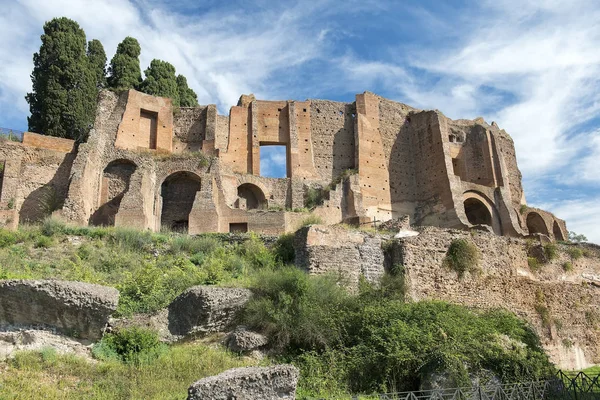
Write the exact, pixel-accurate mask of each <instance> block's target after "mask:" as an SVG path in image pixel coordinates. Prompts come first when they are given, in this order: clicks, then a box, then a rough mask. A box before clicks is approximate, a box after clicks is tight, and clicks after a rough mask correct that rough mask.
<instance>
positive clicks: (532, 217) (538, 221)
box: [527, 212, 548, 235]
mask: <svg viewBox="0 0 600 400" xmlns="http://www.w3.org/2000/svg"><path fill="white" fill-rule="evenodd" d="M527 229H528V230H529V234H530V235H533V234H535V233H541V234H543V235H548V229H547V228H546V223H545V222H544V219H543V218H542V217H541V215H540V214H538V213H536V212H530V213H529V214H527Z"/></svg>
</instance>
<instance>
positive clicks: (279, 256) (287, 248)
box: [273, 233, 296, 264]
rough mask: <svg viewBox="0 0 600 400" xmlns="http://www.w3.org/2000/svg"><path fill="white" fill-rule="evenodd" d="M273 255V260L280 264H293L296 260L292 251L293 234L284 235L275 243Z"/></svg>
mask: <svg viewBox="0 0 600 400" xmlns="http://www.w3.org/2000/svg"><path fill="white" fill-rule="evenodd" d="M273 252H274V253H275V259H276V260H277V262H279V263H281V264H293V263H294V260H295V259H296V252H295V250H294V234H293V233H285V234H283V235H281V236H279V238H277V242H275V246H274V248H273Z"/></svg>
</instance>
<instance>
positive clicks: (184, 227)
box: [160, 171, 201, 232]
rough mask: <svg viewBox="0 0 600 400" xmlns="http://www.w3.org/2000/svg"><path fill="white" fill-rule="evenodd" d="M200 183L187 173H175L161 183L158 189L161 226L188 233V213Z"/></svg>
mask: <svg viewBox="0 0 600 400" xmlns="http://www.w3.org/2000/svg"><path fill="white" fill-rule="evenodd" d="M200 183H201V182H200V177H199V176H198V175H196V174H194V173H193V172H188V171H180V172H175V173H174V174H171V175H169V176H168V177H167V178H166V179H165V180H164V181H163V183H162V185H161V187H160V195H161V197H162V210H161V218H160V224H161V226H165V227H167V228H169V229H171V230H174V231H180V232H187V231H188V227H189V220H190V212H191V211H192V207H193V205H194V200H195V198H196V193H197V192H198V191H199V190H200Z"/></svg>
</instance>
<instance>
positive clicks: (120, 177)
mask: <svg viewBox="0 0 600 400" xmlns="http://www.w3.org/2000/svg"><path fill="white" fill-rule="evenodd" d="M136 168H137V166H136V165H135V163H133V161H130V160H115V161H111V162H110V163H109V164H108V165H107V166H106V168H104V171H103V172H102V182H101V184H100V201H99V204H100V207H98V209H97V210H96V212H94V214H92V216H91V218H90V223H91V224H92V225H103V226H113V225H114V224H115V216H116V215H117V213H118V212H119V208H120V207H121V200H123V196H125V193H127V191H128V190H129V183H130V181H131V175H133V173H134V172H135V170H136Z"/></svg>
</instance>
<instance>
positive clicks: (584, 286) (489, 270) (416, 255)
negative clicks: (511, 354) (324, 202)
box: [294, 225, 600, 369]
mask: <svg viewBox="0 0 600 400" xmlns="http://www.w3.org/2000/svg"><path fill="white" fill-rule="evenodd" d="M459 238H462V239H467V240H469V241H471V242H472V243H474V244H475V245H476V246H477V248H478V249H479V251H480V253H481V260H480V262H479V265H478V268H479V273H478V274H469V273H467V274H465V275H464V276H463V277H459V276H458V274H457V273H456V272H454V271H452V270H450V269H448V268H446V267H444V265H443V262H444V258H445V257H446V253H447V251H448V248H449V246H450V244H451V243H452V241H453V240H454V239H459ZM384 242H386V244H385V246H384V247H386V249H388V250H387V251H386V252H384V251H383V250H382V249H381V247H382V243H384ZM531 244H532V242H528V241H526V240H523V239H516V238H510V237H501V236H497V235H494V234H490V233H485V232H475V231H473V233H470V232H465V231H460V230H450V229H440V228H432V227H429V228H423V229H420V234H419V235H418V236H416V237H410V238H403V239H393V240H391V241H389V238H386V237H381V236H376V235H375V236H374V235H372V234H368V233H365V232H359V231H353V230H347V229H344V228H342V227H331V226H319V225H313V226H311V227H307V228H303V229H301V230H299V231H298V232H297V233H296V236H295V242H294V248H295V250H296V264H297V265H298V266H299V267H301V268H304V269H306V270H308V272H309V273H312V274H324V273H333V274H336V275H339V276H340V281H342V282H344V283H345V284H347V285H350V288H351V290H355V289H356V287H357V286H356V285H357V284H358V279H359V277H360V276H361V275H363V276H365V277H366V278H367V279H368V280H370V281H372V282H377V281H378V280H379V278H380V277H381V275H382V274H383V273H384V270H386V269H388V268H390V267H391V266H392V265H394V264H401V265H403V266H404V271H405V278H406V282H407V297H408V298H409V299H411V300H413V301H418V300H424V299H440V300H445V301H449V302H453V303H458V304H463V305H466V306H472V307H478V308H484V309H490V308H505V309H508V310H510V311H512V312H514V313H516V314H517V315H519V316H520V317H522V318H525V319H526V320H527V321H528V322H529V323H531V324H532V326H533V327H534V328H535V330H536V332H537V333H538V334H539V336H540V338H541V340H542V343H543V345H544V347H545V348H546V350H547V351H548V352H549V354H550V355H551V357H552V360H553V361H554V362H555V363H557V364H558V365H559V366H561V367H562V368H568V369H574V368H584V367H587V366H588V365H589V364H591V363H598V362H600V345H599V343H600V250H599V249H598V248H596V247H588V248H585V254H586V256H584V257H581V258H576V259H573V258H572V257H571V256H570V255H569V254H570V252H569V250H570V249H572V248H573V246H566V245H560V247H559V256H558V258H557V259H555V260H553V261H551V262H549V263H548V264H546V265H544V266H542V268H541V270H540V271H538V272H533V271H531V269H530V268H529V266H528V262H527V258H528V250H527V249H528V246H531ZM567 261H568V262H570V263H571V264H572V270H570V271H565V269H564V267H563V265H564V263H565V262H567ZM544 310H547V311H544Z"/></svg>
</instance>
